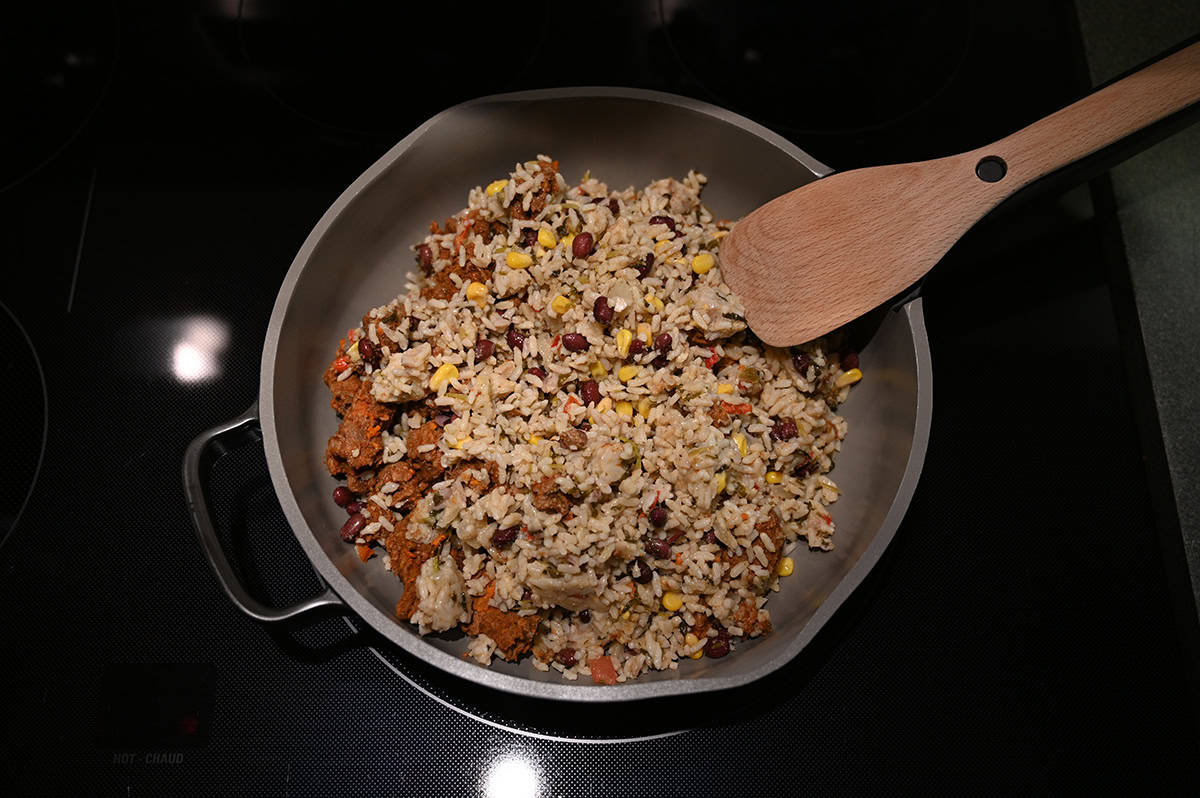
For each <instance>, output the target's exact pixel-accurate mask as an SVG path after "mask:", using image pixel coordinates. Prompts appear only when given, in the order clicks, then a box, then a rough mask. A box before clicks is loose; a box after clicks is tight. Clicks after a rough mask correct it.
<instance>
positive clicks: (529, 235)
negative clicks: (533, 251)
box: [521, 227, 537, 247]
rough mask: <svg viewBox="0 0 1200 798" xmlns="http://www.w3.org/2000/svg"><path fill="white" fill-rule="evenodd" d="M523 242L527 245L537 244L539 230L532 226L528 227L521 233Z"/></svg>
mask: <svg viewBox="0 0 1200 798" xmlns="http://www.w3.org/2000/svg"><path fill="white" fill-rule="evenodd" d="M521 243H522V244H524V245H525V246H527V247H532V246H533V245H534V244H536V243H537V230H534V229H533V228H532V227H526V228H525V230H524V232H522V233H521Z"/></svg>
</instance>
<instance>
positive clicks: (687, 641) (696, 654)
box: [683, 632, 704, 659]
mask: <svg viewBox="0 0 1200 798" xmlns="http://www.w3.org/2000/svg"><path fill="white" fill-rule="evenodd" d="M699 642H700V638H698V637H696V636H695V635H694V634H692V633H691V632H688V633H687V634H686V635H684V636H683V643H684V645H686V646H687V647H688V648H691V647H692V646H694V645H697V644H699ZM688 656H689V657H691V658H692V659H700V658H701V657H703V656H704V649H703V648H698V649H696V650H695V651H693V652H692V653H691V654H688Z"/></svg>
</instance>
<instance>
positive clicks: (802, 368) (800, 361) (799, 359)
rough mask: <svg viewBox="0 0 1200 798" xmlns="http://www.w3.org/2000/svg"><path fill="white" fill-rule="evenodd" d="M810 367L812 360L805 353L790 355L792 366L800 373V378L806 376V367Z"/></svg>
mask: <svg viewBox="0 0 1200 798" xmlns="http://www.w3.org/2000/svg"><path fill="white" fill-rule="evenodd" d="M811 365H812V358H811V357H809V356H808V353H807V352H796V353H795V354H793V355H792V366H794V367H795V369H796V371H798V372H800V376H801V377H805V376H807V375H808V367H809V366H811Z"/></svg>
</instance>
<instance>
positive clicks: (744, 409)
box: [721, 402, 754, 416]
mask: <svg viewBox="0 0 1200 798" xmlns="http://www.w3.org/2000/svg"><path fill="white" fill-rule="evenodd" d="M721 407H723V408H724V409H725V412H726V413H728V414H729V415H731V416H741V415H745V414H746V413H749V412H750V411H751V410H753V409H754V408H752V407H751V406H750V405H749V404H747V403H746V402H741V403H739V404H736V405H731V404H729V402H721Z"/></svg>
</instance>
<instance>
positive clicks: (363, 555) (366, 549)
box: [356, 543, 375, 562]
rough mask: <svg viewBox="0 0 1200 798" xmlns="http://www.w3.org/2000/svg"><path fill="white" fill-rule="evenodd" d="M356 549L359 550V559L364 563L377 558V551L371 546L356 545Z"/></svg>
mask: <svg viewBox="0 0 1200 798" xmlns="http://www.w3.org/2000/svg"><path fill="white" fill-rule="evenodd" d="M356 548H357V549H358V559H360V560H362V561H363V562H366V561H367V560H369V559H371V558H372V557H374V556H375V550H374V549H372V548H371V547H370V546H366V545H364V544H362V543H359V544H357V545H356Z"/></svg>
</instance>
